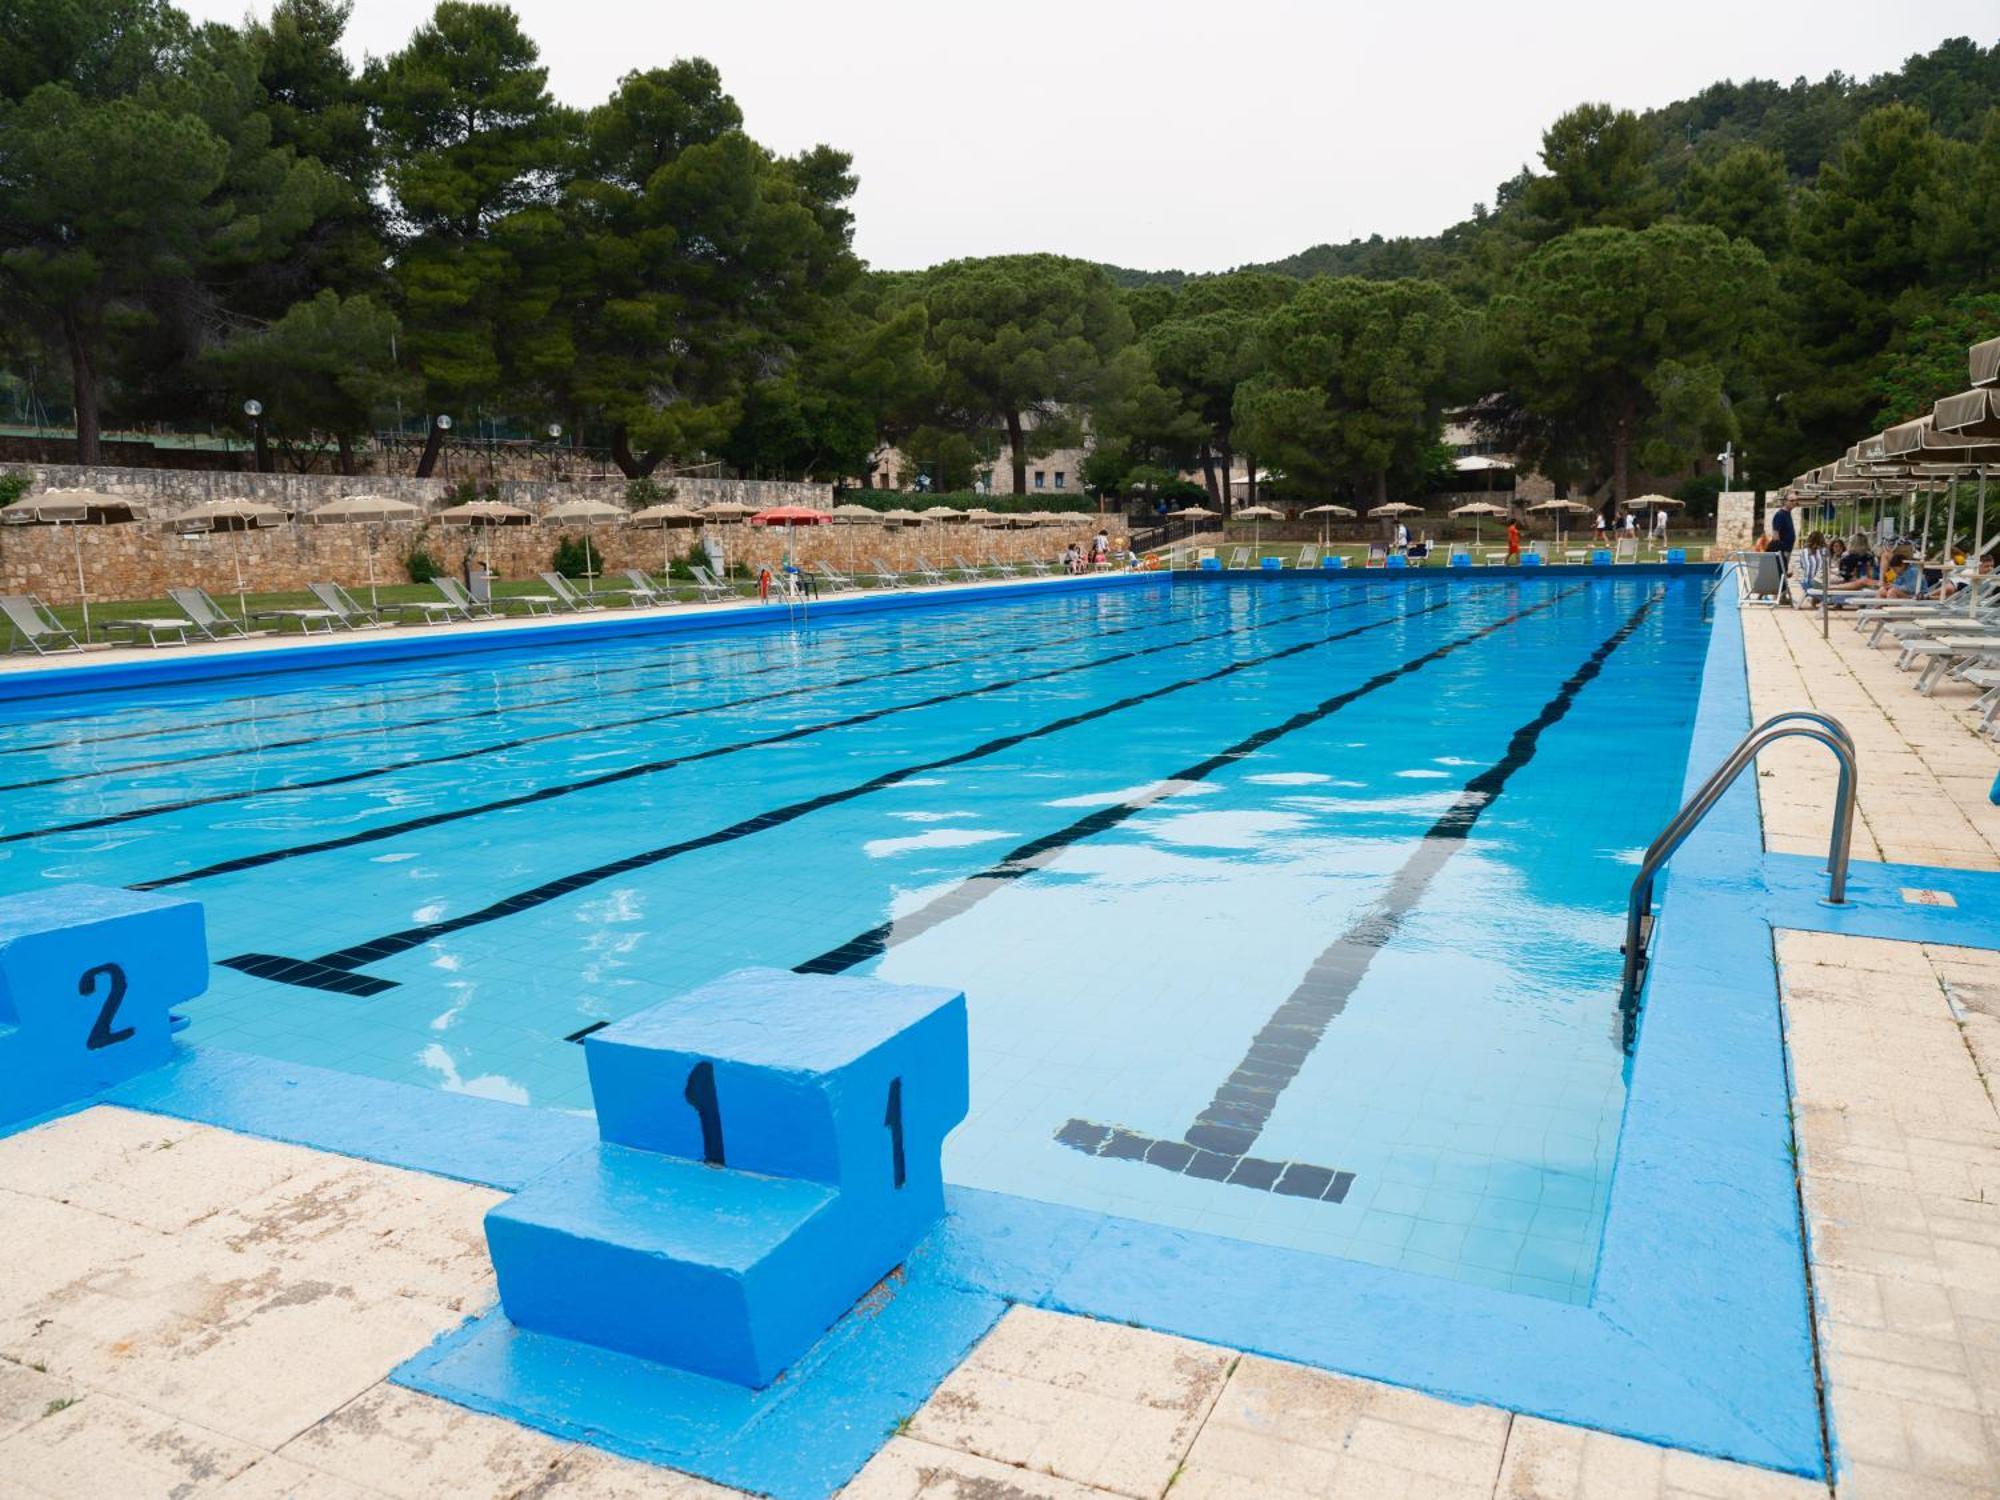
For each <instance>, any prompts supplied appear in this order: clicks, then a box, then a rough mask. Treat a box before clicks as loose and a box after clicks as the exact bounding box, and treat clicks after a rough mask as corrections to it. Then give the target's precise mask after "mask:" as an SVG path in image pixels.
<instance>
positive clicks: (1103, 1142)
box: [1055, 593, 1661, 1203]
mask: <svg viewBox="0 0 2000 1500" xmlns="http://www.w3.org/2000/svg"><path fill="white" fill-rule="evenodd" d="M1660 597H1661V596H1660V595H1659V594H1658V593H1655V594H1653V595H1652V596H1651V597H1649V598H1648V599H1646V600H1645V602H1643V603H1642V604H1641V605H1640V606H1639V607H1638V609H1636V610H1635V611H1633V613H1632V615H1631V617H1630V618H1629V619H1627V620H1626V621H1625V622H1624V623H1623V624H1621V625H1620V626H1619V627H1618V628H1617V629H1616V630H1614V631H1613V632H1612V633H1611V634H1610V635H1609V636H1608V637H1606V639H1605V640H1604V641H1603V642H1601V643H1600V644H1599V645H1598V646H1597V648H1596V649H1595V650H1593V651H1592V652H1591V653H1590V655H1589V656H1588V657H1586V658H1585V659H1584V660H1583V662H1582V664H1581V665H1579V666H1578V667H1577V669H1576V670H1575V671H1574V672H1572V673H1571V674H1570V675H1569V677H1568V678H1567V679H1566V680H1565V681H1564V682H1563V684H1562V686H1561V687H1559V688H1558V689H1557V690H1556V692H1555V696H1554V697H1552V698H1550V699H1549V701H1548V702H1547V703H1545V704H1543V705H1542V708H1541V711H1540V712H1539V713H1538V714H1536V715H1535V717H1534V718H1532V719H1530V720H1529V721H1528V722H1527V723H1525V724H1523V725H1521V726H1520V727H1519V728H1518V729H1516V730H1515V731H1514V733H1513V734H1512V735H1511V736H1510V737H1509V738H1508V741H1507V748H1506V751H1505V752H1504V753H1503V754H1502V755H1501V757H1500V759H1499V760H1498V761H1496V762H1495V763H1494V764H1493V765H1491V766H1489V767H1487V768H1486V769H1485V770H1484V771H1481V772H1480V773H1479V774H1478V775H1477V776H1475V777H1473V778H1472V779H1471V780H1470V781H1468V782H1467V783H1466V784H1465V787H1464V789H1463V790H1462V791H1460V792H1459V794H1458V795H1457V797H1455V798H1454V799H1453V801H1452V805H1451V806H1450V807H1449V808H1447V809H1446V810H1445V812H1443V813H1442V814H1440V815H1439V817H1438V818H1437V820H1436V821H1435V822H1434V823H1432V824H1431V826H1430V828H1429V829H1428V830H1426V832H1425V833H1424V836H1423V839H1422V841H1421V842H1420V843H1419V844H1418V846H1417V849H1416V852H1415V853H1414V854H1413V855H1412V856H1411V858H1410V859H1409V860H1408V861H1406V862H1405V863H1404V865H1403V868H1402V869H1401V870H1399V871H1398V872H1397V874H1396V878H1395V880H1394V881H1393V882H1391V884H1390V887H1389V890H1388V892H1387V893H1386V894H1385V895H1384V896H1383V897H1382V899H1381V900H1380V901H1378V902H1376V903H1375V904H1374V905H1372V906H1371V907H1370V908H1369V909H1368V910H1366V911H1364V912H1363V913H1361V915H1360V916H1358V917H1357V918H1356V919H1355V920H1354V921H1353V923H1351V924H1350V925H1349V927H1348V929H1347V931H1346V932H1344V933H1342V934H1341V936H1340V937H1339V938H1338V939H1337V940H1336V941H1335V942H1334V943H1333V945H1332V946H1331V947H1329V948H1327V949H1326V950H1325V952H1323V953H1321V954H1320V956H1319V957H1318V958H1317V959H1315V960H1314V961H1313V963H1312V965H1311V967H1309V968H1308V969H1307V970H1306V975H1305V978H1303V979H1302V980H1300V981H1299V984H1298V986H1297V987H1296V988H1295V989H1294V990H1293V991H1292V993H1291V994H1290V995H1288V996H1286V998H1285V1000H1284V1002H1283V1003H1282V1004H1280V1005H1279V1006H1278V1008H1277V1009H1276V1010H1275V1011H1273V1012H1272V1014H1271V1018H1270V1020H1268V1021H1267V1022H1265V1024H1264V1026H1263V1027H1262V1028H1261V1029H1260V1030H1259V1031H1258V1033H1257V1035H1256V1037H1255V1038H1254V1039H1252V1041H1251V1044H1250V1049H1249V1051H1248V1052H1247V1053H1246V1054H1245V1056H1244V1058H1243V1060H1242V1061H1241V1062H1239V1063H1238V1064H1237V1065H1236V1067H1235V1068H1234V1069H1233V1070H1231V1072H1230V1074H1229V1077H1228V1078H1227V1079H1226V1080H1224V1082H1223V1084H1222V1086H1221V1087H1220V1088H1218V1089H1217V1090H1216V1091H1215V1096H1214V1098H1213V1099H1212V1100H1211V1101H1210V1102H1209V1104H1208V1107H1207V1108H1205V1109H1204V1110H1202V1112H1201V1113H1200V1114H1199V1115H1197V1116H1196V1117H1195V1123H1194V1124H1193V1125H1191V1126H1189V1127H1188V1129H1187V1131H1186V1132H1185V1133H1184V1134H1183V1136H1182V1138H1181V1139H1180V1140H1179V1141H1159V1140H1156V1139H1155V1138H1152V1137H1145V1136H1141V1135H1140V1134H1139V1133H1138V1132H1136V1131H1129V1130H1126V1129H1124V1128H1123V1127H1122V1126H1104V1125H1099V1124H1097V1123H1095V1122H1093V1121H1089V1120H1077V1119H1072V1120H1070V1121H1069V1122H1068V1123H1067V1124H1065V1125H1064V1126H1062V1127H1061V1128H1060V1129H1059V1130H1057V1131H1056V1136H1055V1138H1056V1140H1057V1141H1058V1142H1060V1143H1061V1144H1062V1145H1065V1146H1068V1147H1070V1148H1071V1149H1072V1150H1076V1151H1082V1152H1084V1153H1085V1154H1086V1155H1090V1156H1104V1157H1112V1158H1115V1159H1119V1160H1127V1161H1141V1162H1144V1163H1145V1164H1146V1165H1148V1166H1155V1167H1160V1168H1163V1169H1164V1170H1166V1171H1170V1172H1177V1173H1182V1174H1185V1175H1187V1176H1191V1177H1194V1176H1200V1177H1210V1178H1212V1179H1213V1180H1216V1181H1226V1182H1229V1183H1232V1184H1235V1185H1240V1186H1250V1187H1262V1188H1264V1189H1266V1190H1274V1189H1275V1184H1276V1183H1277V1182H1278V1181H1279V1180H1280V1179H1278V1178H1273V1177H1270V1176H1269V1174H1268V1173H1267V1172H1266V1171H1265V1168H1266V1167H1267V1166H1269V1165H1270V1164H1269V1163H1266V1162H1264V1160H1263V1159H1262V1158H1258V1157H1252V1156H1251V1155H1250V1154H1249V1153H1250V1150H1251V1148H1252V1147H1253V1146H1255V1145H1256V1143H1257V1138H1258V1137H1259V1136H1260V1135H1262V1134H1263V1132H1264V1127H1265V1126H1266V1125H1268V1124H1269V1123H1270V1120H1271V1115H1272V1113H1273V1111H1274V1110H1275V1109H1276V1108H1277V1104H1278V1099H1279V1096H1280V1095H1282V1094H1283V1093H1284V1091H1285V1090H1286V1089H1287V1088H1288V1087H1289V1086H1290V1085H1291V1084H1292V1082H1293V1081H1294V1080H1295V1079H1296V1078H1297V1077H1298V1076H1299V1073H1300V1072H1301V1071H1302V1070H1303V1069H1304V1067H1305V1064H1306V1060H1307V1059H1308V1058H1309V1057H1311V1056H1312V1054H1313V1052H1314V1051H1315V1050H1316V1049H1317V1048H1318V1046H1319V1044H1320V1042H1321V1041H1322V1040H1324V1038H1325V1036H1326V1029H1327V1027H1328V1026H1330V1025H1331V1024H1332V1023H1333V1022H1334V1020H1335V1019H1337V1018H1338V1017H1339V1016H1340V1015H1341V1013H1342V1012H1344V1011H1345V1010H1346V1008H1347V1002H1348V1001H1349V1000H1350V999H1352V998H1353V995H1354V992H1355V990H1356V989H1357V988H1358V987H1359V986H1360V984H1361V981H1362V979H1363V978H1364V977H1365V976H1366V975H1367V972H1368V969H1369V967H1370V965H1372V964H1373V962H1374V960H1375V956H1376V955H1377V954H1378V953H1380V952H1381V951H1382V950H1383V948H1385V947H1386V946H1387V945H1388V943H1389V941H1390V940H1391V939H1392V938H1393V937H1394V936H1395V935H1396V933H1397V932H1398V931H1399V930H1400V929H1401V927H1402V924H1403V921H1404V920H1405V918H1407V917H1408V915H1409V914H1410V912H1411V911H1412V910H1413V909H1414V908H1415V906H1416V904H1417V902H1418V901H1420V900H1421V899H1422V898H1423V894H1424V891H1425V889H1426V888H1427V887H1428V886H1429V885H1430V882H1431V880H1432V879H1433V878H1434V877H1435V876H1436V874H1437V873H1438V871H1439V870H1441V869H1443V868H1444V865H1445V864H1446V862H1447V861H1448V860H1449V859H1450V858H1451V856H1452V854H1453V853H1455V852H1456V851H1457V850H1459V849H1461V848H1463V847H1464V845H1465V841H1466V838H1467V836H1468V835H1469V834H1470V833H1471V831H1472V829H1473V828H1474V826H1475V825H1477V823H1478V822H1479V819H1480V818H1481V817H1482V816H1483V815H1484V813H1485V811H1486V809H1487V808H1489V807H1491V806H1492V805H1493V803H1494V802H1495V801H1497V800H1498V798H1499V797H1500V795H1501V793H1502V792H1503V791H1505V789H1506V786H1507V783H1508V781H1509V780H1510V779H1511V778H1512V777H1513V775H1514V773H1515V772H1517V771H1519V770H1520V769H1521V768H1522V767H1523V766H1525V765H1527V764H1528V763H1529V762H1530V761H1532V760H1533V759H1534V758H1535V753H1536V750H1537V749H1538V748H1539V745H1540V742H1541V737H1542V733H1543V731H1544V730H1546V729H1548V728H1549V727H1550V726H1551V725H1554V724H1557V723H1559V722H1561V720H1562V719H1563V718H1564V717H1565V716H1566V715H1567V714H1568V713H1569V711H1570V708H1571V707H1572V706H1573V705H1574V704H1575V702H1576V698H1577V695H1578V694H1579V693H1580V692H1582V690H1583V689H1584V688H1585V687H1586V686H1588V685H1589V683H1590V682H1591V681H1592V680H1594V679H1595V678H1596V677H1597V676H1598V675H1599V674H1600V673H1601V672H1602V671H1603V670H1604V664H1605V663H1606V662H1607V661H1608V660H1609V659H1610V658H1611V655H1612V653H1613V652H1615V651H1616V650H1617V649H1618V648H1619V647H1620V646H1622V645H1623V644H1624V643H1625V642H1626V641H1627V640H1629V639H1630V638H1631V636H1632V633H1633V632H1634V631H1635V630H1637V629H1638V628H1639V625H1640V623H1641V622H1642V621H1643V620H1644V619H1645V618H1646V616H1647V614H1648V613H1650V612H1651V610H1652V609H1653V607H1654V606H1655V605H1656V604H1657V603H1658V602H1659V600H1660ZM1121 1141H1122V1144H1121ZM1114 1146H1117V1149H1113V1148H1114ZM1237 1162H1258V1163H1260V1165H1259V1166H1258V1167H1257V1168H1256V1169H1255V1170H1254V1171H1252V1172H1250V1173H1248V1174H1246V1175H1239V1174H1238V1172H1237V1171H1236V1170H1235V1169H1233V1168H1232V1169H1231V1170H1229V1171H1228V1172H1227V1173H1226V1174H1221V1173H1220V1167H1219V1164H1222V1163H1237ZM1314 1170H1315V1171H1325V1170H1328V1169H1325V1168H1317V1169H1314ZM1338 1175H1343V1176H1345V1177H1346V1179H1347V1183H1349V1184H1351V1183H1352V1182H1353V1180H1354V1178H1353V1174H1352V1173H1343V1174H1338ZM1312 1180H1316V1179H1312ZM1346 1192H1347V1187H1346V1185H1342V1186H1341V1188H1340V1196H1339V1197H1334V1196H1332V1195H1331V1194H1330V1193H1329V1194H1327V1195H1326V1200H1327V1201H1329V1202H1335V1203H1337V1202H1339V1201H1340V1199H1341V1198H1343V1197H1345V1196H1346ZM1298 1196H1312V1195H1311V1194H1309V1193H1303V1192H1301V1193H1300V1194H1299V1195H1298Z"/></svg>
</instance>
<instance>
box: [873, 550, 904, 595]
mask: <svg viewBox="0 0 2000 1500" xmlns="http://www.w3.org/2000/svg"><path fill="white" fill-rule="evenodd" d="M868 576H869V577H870V578H872V579H874V580H875V586H876V587H877V588H884V589H901V588H908V587H909V586H910V583H909V580H908V579H907V578H905V577H904V576H903V575H902V574H901V573H898V572H897V571H896V570H895V569H894V568H892V567H890V566H889V565H888V564H887V563H885V562H884V561H882V559H881V558H879V557H878V558H876V559H875V561H874V571H873V572H872V573H870V574H869V575H868Z"/></svg>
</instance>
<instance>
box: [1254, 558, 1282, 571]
mask: <svg viewBox="0 0 2000 1500" xmlns="http://www.w3.org/2000/svg"><path fill="white" fill-rule="evenodd" d="M1259 561H1260V562H1261V564H1262V565H1263V568H1264V571H1265V572H1267V573H1275V572H1277V571H1278V570H1279V569H1280V568H1282V567H1284V565H1285V560H1284V559H1283V558H1281V557H1266V558H1261V559H1259Z"/></svg>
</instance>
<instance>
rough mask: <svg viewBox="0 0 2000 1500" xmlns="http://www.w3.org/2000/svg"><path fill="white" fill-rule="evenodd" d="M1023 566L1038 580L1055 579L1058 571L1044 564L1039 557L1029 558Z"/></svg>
mask: <svg viewBox="0 0 2000 1500" xmlns="http://www.w3.org/2000/svg"><path fill="white" fill-rule="evenodd" d="M1021 566H1022V567H1024V568H1026V569H1027V570H1028V572H1029V573H1030V574H1031V575H1032V576H1033V577H1036V578H1053V577H1055V576H1056V570H1055V569H1054V568H1052V567H1050V566H1049V565H1048V564H1047V563H1045V562H1043V561H1042V560H1041V559H1040V558H1039V557H1030V558H1027V559H1026V560H1024V561H1023V562H1022V564H1021Z"/></svg>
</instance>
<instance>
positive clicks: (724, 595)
mask: <svg viewBox="0 0 2000 1500" xmlns="http://www.w3.org/2000/svg"><path fill="white" fill-rule="evenodd" d="M688 572H689V573H690V574H691V575H692V576H693V578H694V586H695V591H696V592H697V593H699V594H700V595H701V599H702V602H703V603H704V604H713V603H715V602H716V601H718V600H721V599H734V598H735V597H736V590H735V589H733V588H731V587H730V586H729V585H728V584H726V583H724V582H723V581H722V580H721V579H720V578H717V577H716V576H715V575H714V574H713V573H711V572H709V570H708V569H707V568H704V567H703V566H702V565H701V564H700V563H690V564H689V565H688Z"/></svg>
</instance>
